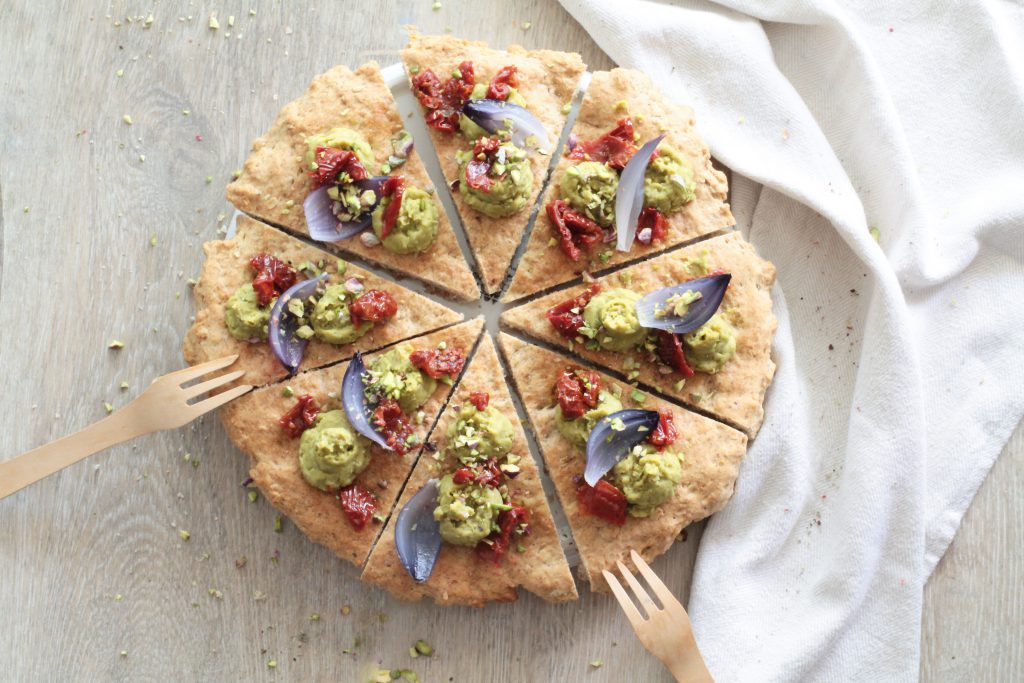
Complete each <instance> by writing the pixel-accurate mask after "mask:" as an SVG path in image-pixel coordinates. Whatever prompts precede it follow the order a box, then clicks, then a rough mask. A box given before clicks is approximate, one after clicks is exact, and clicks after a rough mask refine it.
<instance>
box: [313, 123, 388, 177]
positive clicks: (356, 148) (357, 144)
mask: <svg viewBox="0 0 1024 683" xmlns="http://www.w3.org/2000/svg"><path fill="white" fill-rule="evenodd" d="M317 147H334V148H336V149H347V150H349V151H350V152H352V153H353V154H355V155H356V157H357V158H358V159H359V161H360V162H362V164H363V166H366V165H367V164H369V163H371V162H372V161H373V148H372V147H370V143H368V142H367V141H366V138H364V137H363V136H362V135H360V134H359V133H358V132H356V131H354V130H352V129H351V128H344V127H338V128H332V129H330V130H329V131H327V132H326V133H318V134H316V135H310V136H309V137H308V138H306V164H307V165H308V166H309V170H311V171H315V170H316V148H317Z"/></svg>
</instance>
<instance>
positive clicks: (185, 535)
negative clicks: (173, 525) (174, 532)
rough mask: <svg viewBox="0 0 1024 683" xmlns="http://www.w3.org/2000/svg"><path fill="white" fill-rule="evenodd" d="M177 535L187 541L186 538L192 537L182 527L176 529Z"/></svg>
mask: <svg viewBox="0 0 1024 683" xmlns="http://www.w3.org/2000/svg"><path fill="white" fill-rule="evenodd" d="M178 535H179V536H181V540H183V541H187V540H188V539H190V538H192V534H190V533H189V532H187V531H185V530H184V529H178Z"/></svg>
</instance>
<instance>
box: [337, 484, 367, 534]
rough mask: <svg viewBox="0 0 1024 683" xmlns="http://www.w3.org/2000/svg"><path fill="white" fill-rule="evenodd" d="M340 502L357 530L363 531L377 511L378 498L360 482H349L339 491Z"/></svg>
mask: <svg viewBox="0 0 1024 683" xmlns="http://www.w3.org/2000/svg"><path fill="white" fill-rule="evenodd" d="M338 502H340V503H341V509H342V510H344V511H345V516H346V517H348V521H349V522H350V523H351V524H352V527H353V528H354V529H355V530H356V531H362V529H363V527H364V526H366V523H367V522H369V521H370V518H371V517H373V513H374V512H376V511H377V499H376V498H375V497H374V495H373V494H372V493H370V492H369V491H368V490H366V488H365V487H363V486H361V485H360V484H349V485H348V486H346V487H345V488H343V489H341V490H340V491H338Z"/></svg>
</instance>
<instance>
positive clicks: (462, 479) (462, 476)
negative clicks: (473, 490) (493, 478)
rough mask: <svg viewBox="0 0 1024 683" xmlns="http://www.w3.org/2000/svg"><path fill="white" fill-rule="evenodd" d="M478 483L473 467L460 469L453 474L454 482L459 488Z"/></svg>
mask: <svg viewBox="0 0 1024 683" xmlns="http://www.w3.org/2000/svg"><path fill="white" fill-rule="evenodd" d="M473 481H476V472H474V471H473V469H472V468H471V467H460V468H459V469H457V470H455V472H453V473H452V482H453V483H455V484H458V485H459V486H465V485H466V484H469V483H471V482H473Z"/></svg>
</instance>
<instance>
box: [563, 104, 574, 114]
mask: <svg viewBox="0 0 1024 683" xmlns="http://www.w3.org/2000/svg"><path fill="white" fill-rule="evenodd" d="M571 111H572V102H566V103H565V104H563V105H562V113H563V114H568V113H569V112H571Z"/></svg>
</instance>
